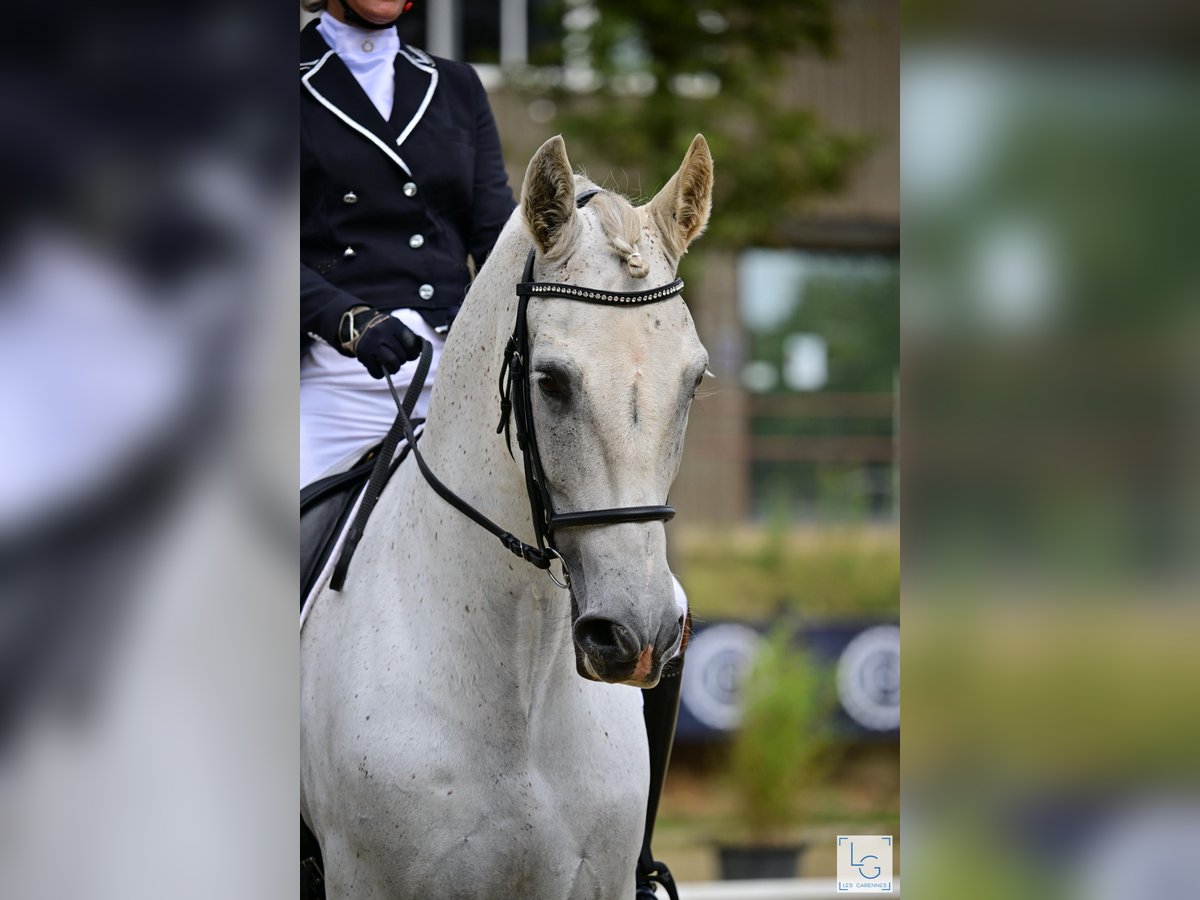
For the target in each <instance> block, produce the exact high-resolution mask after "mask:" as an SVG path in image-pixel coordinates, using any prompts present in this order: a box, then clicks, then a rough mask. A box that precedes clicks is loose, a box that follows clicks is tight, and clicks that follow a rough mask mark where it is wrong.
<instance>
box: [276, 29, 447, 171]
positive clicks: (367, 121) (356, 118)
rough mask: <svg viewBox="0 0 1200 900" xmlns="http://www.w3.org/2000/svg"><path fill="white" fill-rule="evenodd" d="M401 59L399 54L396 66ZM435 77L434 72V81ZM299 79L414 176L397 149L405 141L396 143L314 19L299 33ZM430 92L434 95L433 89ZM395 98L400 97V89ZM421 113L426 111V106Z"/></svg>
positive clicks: (314, 94)
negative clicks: (326, 40) (319, 30)
mask: <svg viewBox="0 0 1200 900" xmlns="http://www.w3.org/2000/svg"><path fill="white" fill-rule="evenodd" d="M400 59H401V57H397V66H399V62H400ZM406 67H407V66H406ZM436 78H437V76H436V71H435V73H434V82H435V84H436ZM300 82H301V84H302V85H303V86H304V88H305V90H307V91H308V93H310V94H311V95H312V96H313V97H314V98H315V99H316V101H317V102H318V103H320V104H321V105H322V106H324V107H325V108H326V109H327V110H329V112H330V113H332V114H333V115H334V116H336V117H337V118H338V119H340V120H341V121H342V122H343V123H344V124H345V125H347V126H348V127H349V128H351V129H353V130H354V131H356V132H358V133H359V134H360V135H361V136H362V137H364V138H366V139H367V140H369V141H371V143H373V144H375V145H376V146H377V147H378V148H379V149H380V150H381V151H383V153H385V154H386V155H387V156H388V157H389V158H390V159H391V160H392V161H393V162H394V163H396V165H398V166H399V167H400V168H401V169H403V170H404V172H405V173H406V174H408V175H412V170H411V169H409V167H408V164H407V163H406V162H405V161H404V160H403V159H402V158H401V156H400V154H399V152H397V147H398V143H402V142H397V140H396V132H395V131H393V129H392V126H391V125H389V124H388V123H387V122H385V121H384V120H383V116H381V115H380V114H379V110H377V109H376V108H375V104H374V103H372V102H371V98H370V97H368V96H367V95H366V93H365V92H364V91H363V89H362V87H361V86H360V85H359V83H358V82H357V81H356V80H355V78H354V76H353V75H352V74H351V73H350V70H349V69H347V68H346V66H345V64H344V63H343V62H342V61H341V59H339V58H338V55H337V54H336V53H334V52H333V50H331V49H330V48H329V45H328V44H326V43H325V39H324V38H322V37H321V34H320V32H318V31H317V29H316V22H315V21H314V22H311V23H309V25H308V26H307V27H306V28H305V29H304V31H303V32H301V34H300ZM429 95H430V96H432V91H430V94H429ZM396 100H397V102H399V100H400V94H399V91H397V97H396ZM420 112H422V113H423V112H424V107H422V108H421V110H420ZM417 118H418V119H419V116H418V117H417Z"/></svg>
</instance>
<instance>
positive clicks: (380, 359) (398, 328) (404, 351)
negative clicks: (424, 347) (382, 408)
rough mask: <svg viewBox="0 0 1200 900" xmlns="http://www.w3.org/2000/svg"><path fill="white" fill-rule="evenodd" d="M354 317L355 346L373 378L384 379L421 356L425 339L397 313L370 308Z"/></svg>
mask: <svg viewBox="0 0 1200 900" xmlns="http://www.w3.org/2000/svg"><path fill="white" fill-rule="evenodd" d="M354 318H355V322H356V325H357V327H356V328H355V331H357V332H358V333H357V334H356V335H355V337H356V338H357V339H356V340H354V341H353V342H352V345H351V346H353V349H354V355H355V356H356V357H357V358H358V361H359V362H361V363H362V364H363V365H364V366H366V367H367V372H369V373H370V375H371V377H372V378H382V377H383V376H384V373H387V374H389V375H394V374H395V373H396V372H398V371H399V370H400V367H401V366H402V365H404V364H405V363H406V362H408V361H410V360H413V359H416V358H417V357H418V356H420V355H421V339H420V338H419V337H417V336H416V335H415V334H413V333H412V331H411V330H410V329H409V328H408V326H407V325H405V324H404V323H403V322H401V321H400V320H399V319H397V318H396V317H395V316H391V315H388V314H387V313H383V312H379V311H377V310H367V311H365V312H360V313H358V314H357V315H356V316H355V317H354ZM364 320H365V321H364ZM359 328H361V331H360V330H359ZM347 349H349V347H347Z"/></svg>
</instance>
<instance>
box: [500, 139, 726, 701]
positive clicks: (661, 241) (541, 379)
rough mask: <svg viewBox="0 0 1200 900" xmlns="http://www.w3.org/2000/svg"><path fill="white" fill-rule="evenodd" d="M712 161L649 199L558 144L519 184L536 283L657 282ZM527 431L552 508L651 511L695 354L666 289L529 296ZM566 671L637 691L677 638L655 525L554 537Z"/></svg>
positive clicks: (668, 466)
mask: <svg viewBox="0 0 1200 900" xmlns="http://www.w3.org/2000/svg"><path fill="white" fill-rule="evenodd" d="M712 183H713V167H712V156H711V155H710V153H709V150H708V144H707V143H706V142H705V140H704V138H703V137H702V136H700V135H697V136H696V138H695V140H693V142H692V145H691V147H690V148H689V149H688V151H687V153H686V155H685V156H684V159H683V163H682V165H681V166H680V168H679V170H678V171H677V172H676V173H675V175H674V176H673V177H672V178H671V179H670V181H669V182H668V183H667V184H666V186H665V187H664V188H663V189H662V190H661V191H660V192H659V193H658V195H657V196H655V197H654V199H653V200H651V201H650V202H649V203H646V204H645V205H643V206H640V207H636V208H635V207H634V206H632V205H631V204H630V203H629V201H627V200H626V199H625V198H624V197H621V196H619V195H617V194H612V193H608V192H603V191H602V192H599V193H597V194H596V195H595V196H593V197H592V198H591V200H590V202H589V203H588V204H587V205H586V206H584V207H582V208H577V207H576V196H577V194H578V192H579V191H580V190H581V189H583V188H586V187H590V186H591V185H590V183H588V182H586V181H585V180H584V179H582V178H578V179H577V178H576V176H574V175H573V173H572V170H571V164H570V161H569V160H568V159H567V153H566V147H565V146H564V144H563V141H562V138H560V137H555V138H552V139H550V140H549V141H547V142H546V143H545V144H544V145H542V147H541V148H540V149H539V150H538V151H537V153H536V154H535V155H534V157H533V159H532V160H531V161H530V163H529V168H528V171H527V172H526V175H525V180H524V185H523V188H522V197H521V212H522V216H523V219H524V222H525V225H526V227H527V228H528V230H529V233H530V235H531V236H532V238H533V241H534V244H535V245H536V248H537V251H538V253H537V268H536V275H535V278H536V279H537V280H538V281H546V282H556V283H560V284H571V285H582V286H586V287H587V288H591V289H598V290H601V291H617V292H634V291H641V290H645V289H646V288H648V287H654V286H657V285H666V284H668V283H669V282H671V281H672V280H673V279H674V278H675V277H676V274H675V273H676V268H677V266H678V263H679V259H680V257H681V256H682V255H683V254H684V253H685V252H686V251H687V248H688V245H689V244H691V242H692V241H693V240H694V239H695V238H696V237H698V236H699V235H700V233H701V232H702V231H703V230H704V227H705V225H706V224H707V222H708V215H709V210H710V207H711V198H712ZM526 321H527V327H528V333H529V360H528V368H527V371H528V376H529V380H530V384H529V393H530V397H531V409H532V416H533V421H534V422H535V423H536V430H537V444H538V447H539V450H540V455H541V460H542V468H543V471H544V474H545V480H546V485H545V487H546V488H547V490H548V492H549V495H550V498H551V500H552V502H553V507H554V509H555V510H556V511H558V512H560V513H566V512H571V511H586V510H598V509H617V508H621V507H631V506H646V505H655V504H665V503H666V500H667V492H668V490H669V489H670V486H671V483H672V482H673V481H674V479H675V475H676V474H677V472H678V470H679V463H680V458H681V455H682V452H683V439H684V431H685V430H686V427H687V418H688V410H689V409H690V407H691V403H692V399H693V398H694V396H695V392H696V388H697V386H698V385H699V384H700V380H701V378H702V377H703V375H704V373H705V370H706V367H707V365H708V355H707V353H706V352H705V349H704V347H703V345H702V344H701V343H700V339H699V337H698V336H697V334H696V328H695V324H694V322H693V321H692V316H691V314H690V313H689V311H688V308H687V305H686V304H685V303H684V300H683V298H682V296H680V295H679V294H678V293H676V294H674V295H673V296H670V297H668V298H667V299H664V300H660V301H657V302H649V303H644V304H639V305H630V306H626V307H622V306H619V305H611V304H594V303H587V302H570V301H568V300H564V299H562V298H555V297H532V298H531V299H530V302H529V305H528V310H527V316H526ZM555 538H556V542H557V545H558V550H559V552H560V554H561V555H562V558H563V563H564V565H565V567H566V569H567V571H568V572H569V574H570V583H571V594H572V630H573V637H574V644H575V658H576V668H577V670H578V672H579V674H580V675H582V676H583V677H585V678H589V679H592V680H597V681H606V682H612V683H626V684H633V685H636V686H638V687H651V686H653V685H654V684H656V683H657V682H658V679H659V677H660V674H661V672H662V666H663V663H664V662H665V661H666V660H667V659H669V658H670V657H671V656H673V655H674V654H675V652H676V651H677V650H678V648H679V645H680V642H681V640H682V637H683V619H682V616H681V615H680V613H679V610H678V607H677V606H676V604H675V598H674V588H673V582H672V577H671V572H670V569H669V568H668V566H667V555H666V532H665V528H664V524H663V522H662V521H641V522H621V523H618V524H596V525H589V526H586V527H577V528H564V529H560V530H557V531H556V534H555Z"/></svg>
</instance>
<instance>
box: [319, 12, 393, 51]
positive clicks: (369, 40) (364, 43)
mask: <svg viewBox="0 0 1200 900" xmlns="http://www.w3.org/2000/svg"><path fill="white" fill-rule="evenodd" d="M317 31H318V32H319V33H320V35H321V37H323V38H325V43H327V44H329V46H330V47H332V48H333V49H334V51H335V52H336V53H337V55H338V56H342V57H347V56H350V57H354V58H357V59H375V58H380V57H382V58H385V59H392V58H394V57H395V55H396V54H397V53H399V52H400V46H401V45H400V33H399V32H398V31H396V29H395V28H380V29H370V28H359V27H357V26H355V25H350V24H348V23H346V22H342V21H340V20H338V19H335V18H334V17H333V16H330V15H324V16H321V18H320V20H319V21H318V22H317Z"/></svg>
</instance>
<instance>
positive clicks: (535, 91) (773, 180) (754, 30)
mask: <svg viewBox="0 0 1200 900" xmlns="http://www.w3.org/2000/svg"><path fill="white" fill-rule="evenodd" d="M576 6H577V4H572V3H567V2H564V3H557V4H553V5H552V6H551V7H550V9H549V10H548V11H547V14H548V15H557V16H560V17H561V16H562V15H563V14H565V13H568V12H569V11H570V10H571V9H572V8H573V7H576ZM596 10H597V12H598V13H599V15H598V16H596V17H594V18H593V19H592V21H591V22H590V24H587V25H586V27H582V28H580V29H579V30H577V31H575V32H573V33H572V34H571V35H570V36H569V38H568V40H569V41H573V42H575V45H576V47H577V49H576V51H575V52H577V53H578V54H580V56H581V57H582V58H586V59H587V60H588V62H589V64H590V66H591V67H592V69H593V70H594V71H595V73H596V75H597V76H598V78H599V81H598V85H599V86H598V88H597V89H596V90H593V91H590V92H585V93H575V92H572V91H570V90H568V89H567V88H566V87H565V86H564V85H561V84H559V85H553V86H546V85H545V84H544V83H540V82H539V83H535V82H534V81H533V80H530V81H529V82H528V83H527V84H526V86H525V89H524V92H525V93H526V94H528V95H530V96H539V97H544V96H548V97H550V98H552V99H553V100H554V101H555V103H556V105H557V108H558V111H559V112H558V116H557V118H556V120H555V123H554V125H555V127H557V128H559V129H560V130H561V131H562V133H563V135H564V136H565V137H566V138H567V141H568V145H569V146H571V148H572V152H573V155H576V156H577V157H578V158H580V159H585V158H586V159H589V160H593V161H594V162H593V164H592V166H591V169H592V172H593V174H594V176H595V177H597V179H598V180H603V175H602V173H603V171H604V170H603V169H602V168H601V167H600V166H599V165H597V164H596V163H595V161H597V160H606V161H608V163H609V164H610V165H620V166H624V167H628V166H629V165H630V163H631V162H637V163H638V164H639V165H640V166H641V168H640V169H639V170H635V171H634V172H633V173H632V174H631V173H630V172H629V171H628V169H627V168H626V169H623V170H622V171H623V172H624V173H625V178H626V179H627V180H628V183H626V184H619V185H613V186H614V187H617V188H618V189H621V190H623V191H626V192H633V193H637V192H639V191H649V190H652V189H655V188H656V187H657V186H658V185H662V184H663V183H665V182H666V180H667V179H668V178H670V176H671V175H672V174H674V172H675V169H676V168H677V167H678V164H679V160H680V158H681V157H682V154H683V151H684V150H685V149H686V148H687V146H688V143H689V142H690V141H691V139H692V137H693V136H694V135H695V134H696V133H697V132H702V133H703V134H704V135H705V137H706V138H707V139H708V142H709V145H710V147H711V148H712V152H713V157H714V159H715V160H716V163H717V180H716V187H715V195H714V208H716V209H718V210H720V215H719V216H714V217H713V220H712V223H711V226H710V237H709V239H708V243H709V244H712V243H726V244H731V245H736V246H741V245H745V244H749V243H755V244H764V245H765V244H775V243H780V242H781V238H780V236H779V235H778V234H777V233H776V227H777V225H778V224H779V223H780V222H781V220H784V219H786V218H787V217H789V216H794V215H795V214H797V213H798V212H799V211H800V210H801V208H802V206H803V203H804V201H805V199H807V198H809V197H811V196H813V195H815V194H820V193H826V192H831V191H835V190H837V189H838V188H840V187H841V186H842V185H843V184H844V182H845V180H846V177H847V175H848V173H849V170H850V167H851V165H852V164H853V163H854V162H856V161H857V160H858V159H860V158H861V157H862V155H863V154H864V152H865V151H866V150H867V149H868V146H869V142H868V141H867V140H866V139H864V138H862V137H859V136H851V135H846V134H838V133H835V132H833V131H830V130H829V129H827V128H826V127H825V126H823V125H822V124H821V123H820V122H819V121H818V120H817V119H816V117H815V116H814V115H813V114H812V112H811V111H810V110H807V109H805V108H803V107H802V106H801V105H799V104H798V103H797V102H796V101H795V99H794V98H793V97H791V96H789V92H788V91H787V79H788V77H789V69H790V67H792V66H794V65H795V63H796V61H797V60H799V59H802V58H804V57H805V56H812V55H816V56H818V57H821V58H828V57H830V56H832V55H834V53H835V45H836V27H835V16H834V5H833V3H832V0H788V2H780V3H761V4H753V5H748V4H722V3H719V2H713V0H606V2H604V3H602V4H598V5H597V7H596ZM577 12H578V10H576V13H577ZM584 21H585V22H586V21H587V19H586V17H585V19H584ZM526 74H529V73H526ZM513 81H514V82H515V83H517V84H520V83H521V77H520V73H513ZM681 81H684V82H688V81H690V84H691V86H692V89H691V90H688V89H687V86H686V85H681ZM698 85H699V86H700V87H701V89H700V90H696V87H697V86H698ZM716 85H719V90H715V91H714V90H713V87H714V86H716ZM706 87H707V89H705V88H706ZM576 146H578V147H580V150H579V151H578V152H577V153H576V152H575V147H576ZM596 173H601V174H596Z"/></svg>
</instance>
